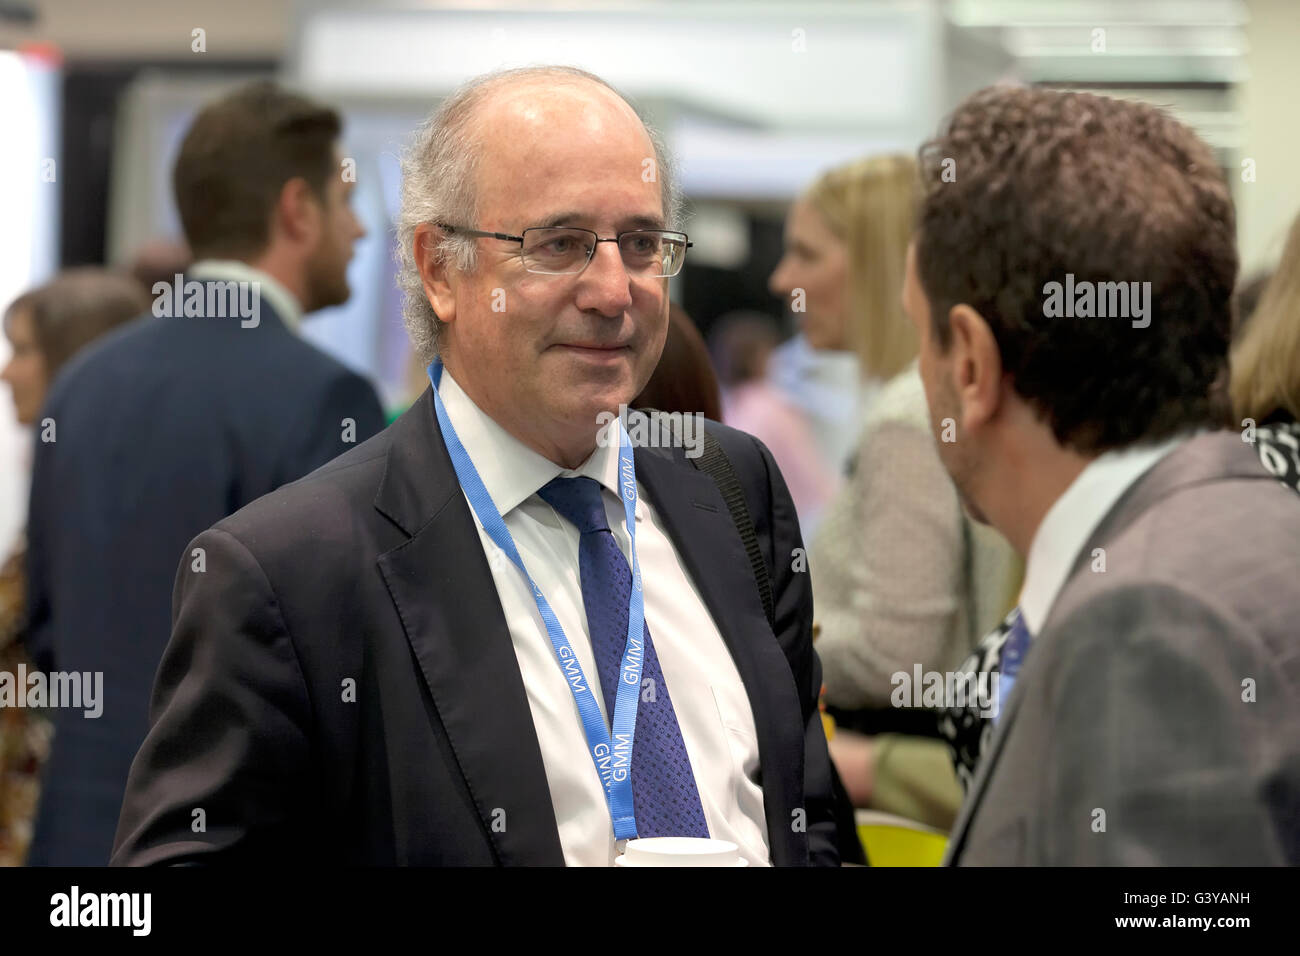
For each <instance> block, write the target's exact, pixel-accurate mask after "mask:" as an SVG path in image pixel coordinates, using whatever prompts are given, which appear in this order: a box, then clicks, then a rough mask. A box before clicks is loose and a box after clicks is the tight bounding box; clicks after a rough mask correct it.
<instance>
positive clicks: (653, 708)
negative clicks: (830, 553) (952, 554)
mask: <svg viewBox="0 0 1300 956" xmlns="http://www.w3.org/2000/svg"><path fill="white" fill-rule="evenodd" d="M647 157H650V158H652V159H653V160H654V162H655V166H656V169H657V171H658V176H657V177H656V178H655V179H654V180H653V181H651V182H646V181H645V179H643V177H642V176H641V170H642V168H643V163H642V160H643V159H645V158H647ZM676 195H677V194H676V187H675V179H674V176H673V172H672V167H671V164H670V162H669V159H668V157H667V155H666V154H665V153H664V151H663V149H662V147H661V145H660V143H659V140H658V138H657V137H656V136H655V135H654V134H653V133H652V131H650V130H649V129H648V128H647V127H646V126H645V125H644V124H643V122H642V121H641V119H640V118H639V117H638V116H637V114H636V113H635V111H634V110H633V109H632V107H631V106H630V105H629V104H628V103H627V102H626V101H625V100H624V99H623V98H622V97H621V96H620V95H619V94H617V93H616V92H615V91H613V90H612V89H611V88H610V87H608V86H607V85H606V84H605V83H604V82H603V81H601V80H600V79H599V78H597V77H595V76H592V75H591V74H589V73H585V72H583V71H579V70H574V69H570V68H561V67H550V68H530V69H523V70H512V71H506V72H504V73H498V74H489V75H486V76H482V77H478V78H476V79H474V80H471V81H470V82H469V83H468V84H467V85H466V86H464V87H462V88H461V89H460V90H458V91H456V92H455V93H453V94H452V95H451V96H449V97H448V98H446V99H445V100H443V102H442V103H441V105H440V106H439V107H438V109H437V111H436V112H435V113H434V114H433V116H432V117H431V118H430V119H429V121H428V122H426V123H425V124H424V125H423V126H422V127H421V128H420V130H419V131H418V132H417V134H416V136H415V138H414V140H413V142H412V144H411V146H410V147H409V149H408V151H407V153H406V156H405V159H404V162H403V187H402V208H401V213H400V216H399V223H398V236H399V250H400V254H401V257H402V270H401V273H400V282H401V285H402V288H403V289H404V290H405V291H406V293H407V299H406V318H407V327H408V330H409V331H410V333H411V338H412V342H413V344H414V346H415V347H416V349H417V351H418V352H419V353H420V354H421V356H422V357H425V358H430V359H433V360H434V361H432V362H431V363H430V365H429V379H430V386H431V387H430V388H429V389H428V390H427V391H425V392H424V394H423V395H422V396H421V398H420V399H419V400H418V401H417V402H416V403H415V405H414V406H413V407H412V408H411V409H409V410H408V411H407V412H406V413H405V414H403V416H402V417H401V418H399V419H398V420H397V421H396V422H395V423H394V424H393V425H392V426H391V427H390V428H388V429H387V430H385V431H384V432H383V434H381V435H380V436H378V437H377V438H375V439H373V440H371V441H370V442H367V443H365V444H363V445H362V446H360V447H359V448H357V449H355V450H353V451H351V452H349V453H348V454H346V455H344V456H343V457H342V458H340V459H339V460H338V461H336V462H335V463H333V464H332V465H330V466H328V467H327V468H325V469H323V470H321V471H318V472H317V473H316V474H314V475H312V476H309V477H308V478H307V479H305V480H304V481H300V482H297V483H295V484H293V485H291V486H289V487H287V488H282V489H280V490H279V491H277V492H275V493H274V494H272V495H270V496H268V497H266V498H264V499H262V500H261V501H260V502H255V503H254V504H252V505H250V506H249V507H247V508H244V509H242V510H241V511H240V512H238V513H237V514H236V515H234V516H233V517H231V518H228V519H226V520H224V521H222V522H220V523H219V524H218V525H217V526H216V527H215V528H213V529H211V530H209V531H205V532H204V533H202V534H201V535H199V536H198V537H197V538H196V539H195V540H194V541H193V542H192V544H191V545H190V548H191V549H203V550H204V551H205V552H206V553H207V555H208V564H207V571H206V573H190V572H188V571H187V568H186V567H185V566H183V567H182V570H181V573H180V576H179V577H178V579H177V586H176V597H175V602H176V618H175V629H174V633H173V636H172V640H171V643H170V645H169V646H168V649H167V653H166V654H165V655H164V658H163V661H162V664H161V666H160V668H159V671H158V682H157V688H156V692H155V697H154V702H155V707H154V710H153V723H152V727H151V729H150V732H149V736H148V738H147V739H146V741H145V744H144V746H143V747H142V748H141V750H140V754H139V756H138V757H137V758H136V761H135V763H134V765H133V767H132V770H131V777H130V782H129V784H128V787H127V794H126V799H125V801H124V804H123V809H122V819H121V824H120V826H119V829H118V836H117V841H116V849H115V853H114V857H113V860H114V862H115V863H117V864H158V863H178V862H195V863H201V862H212V863H217V862H240V863H245V864H252V863H260V862H275V861H281V860H284V859H292V860H295V861H297V862H310V861H315V862H321V861H325V862H329V863H330V864H337V863H339V862H351V863H364V864H384V865H394V864H406V865H429V864H438V865H493V864H495V865H523V864H550V865H562V864H569V865H593V866H609V865H611V864H613V863H614V861H615V859H616V856H617V854H618V852H619V851H620V849H621V847H620V843H621V841H622V840H623V839H625V838H627V837H630V836H631V835H633V834H635V835H636V836H639V837H650V836H656V835H675V836H705V835H707V836H710V837H714V838H720V839H725V840H728V841H730V842H732V843H734V844H736V846H737V847H738V849H739V852H740V854H741V855H742V857H743V858H744V859H745V860H747V861H748V862H749V863H751V864H764V865H765V864H768V863H772V864H776V865H788V866H804V865H808V864H810V863H814V864H821V865H835V864H836V863H838V855H837V853H836V850H835V845H834V829H835V828H834V819H833V806H832V800H831V793H830V788H831V784H830V778H831V769H830V762H829V759H828V757H827V754H826V742H825V736H824V734H823V732H822V729H821V721H820V720H819V717H818V711H817V687H818V685H819V683H820V667H819V665H818V663H817V659H816V656H815V655H814V654H813V650H812V641H811V635H810V631H811V625H812V620H811V617H812V608H811V597H812V595H811V591H810V589H809V586H808V584H807V575H804V574H799V573H795V572H793V571H792V570H791V569H790V565H789V562H788V561H787V560H785V559H782V558H780V557H779V556H781V555H788V554H790V553H791V551H792V549H794V548H796V547H798V546H799V545H800V537H799V529H798V524H797V522H796V520H795V514H794V506H793V504H792V502H791V500H790V496H789V493H788V492H787V491H786V489H785V485H784V482H783V481H782V479H781V475H780V472H779V470H778V469H777V467H776V465H775V464H774V463H773V461H772V459H771V457H770V456H769V455H768V454H767V453H766V451H765V450H764V449H763V447H762V446H761V445H760V444H759V443H758V442H756V441H755V440H754V439H752V438H750V437H749V436H747V435H744V434H743V433H741V432H737V431H735V430H733V429H729V428H726V427H725V426H721V425H716V424H711V425H709V426H708V430H709V433H710V434H711V435H713V436H714V437H716V439H717V440H718V442H719V443H720V444H721V445H722V446H723V447H724V448H725V450H726V454H727V456H728V457H729V459H730V461H731V464H732V465H733V467H734V471H735V473H736V476H737V478H738V480H739V482H740V485H741V488H742V494H743V497H744V498H745V499H746V500H747V507H748V509H749V512H750V514H751V515H752V517H753V524H754V527H755V529H756V537H757V540H758V542H759V545H760V547H761V548H762V549H763V551H764V553H765V554H771V555H776V556H778V559H777V560H775V561H774V562H773V563H772V565H771V566H770V582H771V587H772V594H773V598H774V602H775V603H774V607H775V609H776V610H775V625H774V626H775V632H774V630H773V628H772V627H770V626H769V624H768V621H767V618H766V616H765V611H764V608H763V607H762V605H761V602H760V600H759V597H758V593H757V592H758V588H757V586H756V584H755V581H754V576H753V570H752V566H751V564H750V562H749V561H748V559H747V555H746V552H745V549H744V547H743V545H742V542H741V537H740V535H739V534H738V533H737V531H736V529H735V525H734V524H733V523H732V518H731V516H730V514H729V509H728V506H727V504H726V503H725V502H724V501H723V499H722V496H721V494H720V493H719V491H718V488H717V486H716V485H715V484H714V483H713V481H712V479H710V478H709V477H708V476H707V475H705V474H703V473H702V472H700V471H698V470H697V469H696V468H695V467H694V466H693V465H692V464H691V463H690V462H689V461H688V460H687V459H686V458H685V454H684V449H682V448H675V447H650V446H647V445H642V446H640V447H637V448H636V449H635V450H633V449H631V448H630V447H629V443H627V442H626V441H625V440H620V441H611V440H610V439H611V432H614V433H617V431H618V428H617V426H615V427H614V428H612V429H611V428H609V427H602V426H601V424H600V423H601V417H602V416H607V415H610V414H615V415H616V414H617V410H618V408H619V406H620V405H622V404H625V403H629V402H630V401H631V400H632V399H633V398H634V397H635V396H636V395H637V394H639V393H640V392H641V390H642V389H643V388H644V386H645V384H646V382H647V381H648V380H649V378H650V376H651V373H652V371H653V369H654V367H655V365H656V363H657V362H658V361H659V358H660V355H661V352H662V349H663V345H664V339H665V336H666V334H667V323H668V280H669V277H671V276H673V275H675V274H677V273H678V272H679V271H680V268H681V264H682V262H683V261H684V257H685V254H686V249H687V244H688V238H687V236H686V235H685V234H683V233H680V232H677V231H675V226H676V223H677V219H678V217H679V203H678V201H677V199H676ZM501 304H504V309H502V308H501ZM615 421H617V419H615ZM634 491H635V494H633V492H634ZM498 508H499V509H501V511H498V510H497V509H498ZM629 524H630V525H631V527H630V528H629V527H628V525H629ZM633 565H635V566H636V567H638V568H639V569H640V570H639V572H638V573H639V574H642V577H641V580H643V581H644V586H643V587H636V588H634V587H633V586H632V572H631V570H630V568H631V567H632V566H633ZM322 595H328V599H327V600H322ZM642 610H644V619H643V624H642V626H640V627H638V626H637V621H638V619H640V618H641V612H642ZM620 661H622V662H623V664H624V665H625V667H622V668H621V667H620ZM642 674H644V675H645V682H644V683H643V681H642V679H641V675H642ZM589 678H590V679H589ZM629 678H630V680H629ZM341 680H342V681H344V685H343V687H342V688H340V681H341ZM349 685H351V686H352V691H349ZM618 686H623V687H626V688H630V689H631V690H630V692H628V691H624V692H623V693H622V694H616V692H615V691H616V687H618ZM638 689H640V690H641V691H642V692H643V693H642V694H638V693H637V691H638ZM341 690H342V693H341V692H340V691H341ZM350 694H351V696H349V695H350ZM638 700H639V703H635V704H634V706H635V710H634V711H633V710H631V709H629V705H630V704H633V703H634V702H637V701H638ZM611 725H612V727H613V728H614V730H613V733H611ZM199 727H201V728H202V729H203V733H202V736H201V737H200V736H197V735H196V733H195V728H199ZM633 741H635V743H634V744H633ZM602 748H603V749H602ZM760 754H761V759H760ZM629 790H630V791H631V792H630V793H629V792H628V791H629ZM197 806H202V807H204V808H205V809H206V811H207V815H208V820H209V822H210V824H209V828H208V830H207V832H206V833H200V834H196V833H194V832H193V830H192V829H191V808H193V807H197ZM796 818H797V819H799V820H800V822H801V823H803V822H805V821H806V826H795V827H792V826H791V820H792V819H796ZM216 820H219V821H220V825H219V826H213V825H211V821H216Z"/></svg>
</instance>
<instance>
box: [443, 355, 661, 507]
mask: <svg viewBox="0 0 1300 956" xmlns="http://www.w3.org/2000/svg"><path fill="white" fill-rule="evenodd" d="M438 395H439V396H440V397H441V398H442V404H443V407H444V408H445V409H446V410H447V417H448V418H449V419H451V424H452V427H453V428H455V429H456V436H457V437H458V438H459V439H460V443H461V444H462V445H464V446H465V451H466V452H467V453H468V454H469V457H470V460H471V461H472V462H473V463H474V467H475V468H476V469H478V475H479V478H480V479H482V481H483V487H485V488H486V489H487V492H488V494H489V495H491V497H492V503H493V504H495V505H496V506H497V511H499V512H500V513H501V517H502V518H504V517H505V516H506V515H507V514H509V513H510V512H511V511H513V510H514V509H515V508H517V507H518V506H519V505H521V504H523V502H525V501H526V500H528V499H529V498H530V497H532V496H533V495H535V494H536V493H537V492H538V490H540V489H541V488H542V487H543V486H544V485H545V484H546V483H547V482H549V481H550V480H551V479H553V478H556V477H565V478H591V479H593V480H595V481H597V482H598V483H599V484H600V485H601V487H602V488H605V489H606V490H608V491H609V492H610V493H611V494H613V495H614V496H615V497H616V498H617V497H619V491H618V442H617V441H614V442H612V443H611V442H608V441H605V440H604V439H605V438H606V437H608V436H610V435H612V434H613V432H612V429H614V428H615V427H616V423H617V419H615V420H614V422H611V423H610V424H609V425H607V426H606V427H605V428H604V429H603V430H602V431H601V432H600V437H601V439H602V440H600V441H597V443H596V450H595V451H593V452H592V453H591V455H590V457H588V458H587V460H586V461H585V462H583V463H582V464H581V465H580V466H579V467H578V468H576V469H568V468H562V467H560V466H559V465H557V464H556V463H555V462H553V461H550V460H549V459H547V458H544V457H543V456H542V455H540V454H538V453H537V452H535V451H533V449H531V448H529V447H528V446H527V445H525V444H524V443H523V442H521V441H520V440H519V439H517V438H515V436H514V435H511V434H510V433H509V432H508V431H506V430H505V429H504V428H502V427H501V426H500V425H498V424H497V422H496V421H495V420H494V419H493V418H492V417H491V416H490V415H488V414H487V413H486V412H484V411H483V410H482V409H481V408H479V407H478V406H477V405H476V404H474V401H473V399H471V398H470V397H469V396H468V395H466V394H465V390H464V389H462V388H461V387H460V385H459V383H457V381H456V379H454V378H453V377H452V375H451V373H450V372H449V371H447V369H446V368H443V370H442V378H441V380H440V381H439V383H438ZM620 500H621V498H620ZM644 508H645V505H644V503H643V502H642V501H641V498H640V497H639V496H638V498H637V503H636V517H637V519H638V520H640V519H641V518H643V517H644Z"/></svg>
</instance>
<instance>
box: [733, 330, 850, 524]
mask: <svg viewBox="0 0 1300 956" xmlns="http://www.w3.org/2000/svg"><path fill="white" fill-rule="evenodd" d="M779 342H780V336H779V334H778V332H777V326H776V320H775V319H773V318H772V317H771V316H767V315H763V314H762V313H761V312H732V313H729V314H727V315H724V316H722V318H720V319H719V320H718V324H717V326H716V327H715V328H714V331H713V335H712V347H713V348H712V351H713V355H714V361H715V363H716V365H717V368H718V374H719V375H720V376H721V379H722V386H723V394H722V406H723V412H722V415H723V418H722V420H723V421H725V422H726V423H727V424H728V425H730V426H731V427H732V428H739V429H740V430H741V431H743V432H748V433H749V434H751V435H753V436H754V437H755V438H757V439H758V440H759V441H761V442H762V443H763V444H764V445H766V446H767V448H768V451H770V452H771V453H772V457H773V458H775V459H776V463H777V464H778V465H780V466H781V474H782V475H784V476H785V480H786V484H787V486H788V487H789V489H790V494H791V496H792V497H793V498H794V505H795V508H796V509H797V510H798V512H799V526H800V528H801V529H802V530H803V533H804V535H805V536H806V537H811V535H812V534H813V533H814V531H815V529H816V527H817V523H818V521H819V520H820V518H821V514H822V509H823V508H825V506H826V503H827V502H828V501H829V500H830V498H831V496H832V495H833V494H834V493H835V489H836V485H837V482H836V478H835V475H834V473H833V472H830V471H828V470H827V469H826V467H825V465H824V463H823V460H822V457H821V456H820V455H819V454H818V451H817V447H816V442H815V439H814V438H813V436H812V433H811V431H810V429H809V425H808V422H807V420H806V419H805V418H804V416H803V414H802V413H801V412H800V411H799V410H798V409H797V408H796V407H795V406H794V405H792V404H791V403H790V402H789V401H788V400H787V399H786V397H785V396H784V395H783V394H782V392H781V390H780V389H779V388H777V387H776V386H775V385H774V384H773V382H772V380H771V378H770V377H769V376H768V367H769V363H770V361H771V358H772V352H773V350H774V349H775V348H776V347H777V345H778V344H779Z"/></svg>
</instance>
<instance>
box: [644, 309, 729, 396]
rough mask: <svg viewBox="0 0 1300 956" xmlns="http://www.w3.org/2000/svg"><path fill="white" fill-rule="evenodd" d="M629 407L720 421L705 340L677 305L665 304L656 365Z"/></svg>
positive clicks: (714, 383) (713, 377)
mask: <svg viewBox="0 0 1300 956" xmlns="http://www.w3.org/2000/svg"><path fill="white" fill-rule="evenodd" d="M631 405H632V407H633V408H654V409H658V410H659V411H661V412H668V413H669V414H672V413H673V412H681V413H682V414H686V415H695V414H699V415H703V416H704V417H705V418H708V419H711V420H712V421H715V422H720V421H722V399H721V396H720V395H719V394H718V378H717V375H715V374H714V371H713V365H712V363H711V362H710V361H709V350H708V348H707V347H706V346H705V344H704V337H703V336H702V335H700V330H699V329H697V328H696V327H695V322H694V321H693V320H692V319H691V317H690V316H689V315H688V314H687V313H686V310H685V309H683V308H682V307H681V306H680V305H678V304H677V303H676V302H669V303H668V334H667V337H666V338H665V339H664V351H663V354H662V355H661V356H660V357H659V364H658V365H656V366H655V370H654V371H653V372H652V373H651V374H650V381H648V382H646V385H645V388H643V389H642V390H641V394H640V395H638V396H637V397H636V398H635V399H633V400H632V402H631Z"/></svg>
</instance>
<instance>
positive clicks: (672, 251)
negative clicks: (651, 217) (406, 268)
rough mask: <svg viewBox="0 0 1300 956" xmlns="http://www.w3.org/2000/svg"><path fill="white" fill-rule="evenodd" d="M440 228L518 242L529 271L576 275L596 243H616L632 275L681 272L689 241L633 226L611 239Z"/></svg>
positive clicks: (577, 233) (573, 231)
mask: <svg viewBox="0 0 1300 956" xmlns="http://www.w3.org/2000/svg"><path fill="white" fill-rule="evenodd" d="M438 226H439V228H441V229H444V230H446V231H447V232H455V233H459V234H461V235H463V236H478V237H481V238H484V239H502V240H505V241H506V242H517V243H519V257H520V259H521V260H522V261H523V264H524V268H525V269H527V270H528V271H529V272H536V273H540V274H542V275H551V276H562V275H576V274H577V273H579V272H581V271H582V270H583V269H585V268H587V264H588V263H589V262H591V257H592V256H594V255H595V254H596V243H598V242H617V243H618V251H619V254H620V255H622V257H623V266H624V267H625V268H626V269H627V271H628V273H629V274H630V275H633V276H636V277H637V278H642V279H661V278H666V277H670V276H675V275H677V273H679V272H681V271H682V263H683V262H685V261H686V250H687V249H689V248H690V247H691V246H692V245H694V243H692V242H689V241H688V240H687V237H686V233H684V232H670V231H668V230H665V229H634V230H632V231H630V232H620V233H619V234H618V235H617V236H614V237H613V238H612V239H601V238H600V237H599V236H597V235H596V234H595V233H594V232H592V231H591V230H590V229H577V228H572V227H567V226H566V227H560V228H552V227H533V228H531V229H525V230H524V232H523V235H520V236H512V235H510V234H508V233H504V232H483V231H482V230H480V229H465V228H462V227H460V226H448V225H446V224H444V223H438Z"/></svg>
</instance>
